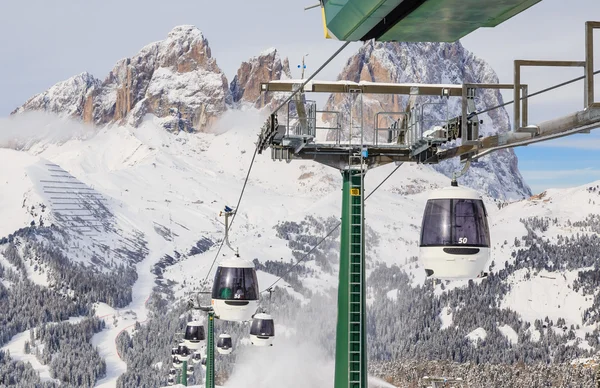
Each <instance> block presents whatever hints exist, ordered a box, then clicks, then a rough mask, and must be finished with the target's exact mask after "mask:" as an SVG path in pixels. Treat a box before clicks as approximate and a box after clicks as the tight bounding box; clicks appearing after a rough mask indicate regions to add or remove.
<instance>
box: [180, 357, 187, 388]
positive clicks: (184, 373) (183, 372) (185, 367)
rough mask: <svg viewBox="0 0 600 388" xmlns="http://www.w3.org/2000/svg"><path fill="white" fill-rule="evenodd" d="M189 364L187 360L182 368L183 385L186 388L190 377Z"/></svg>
mask: <svg viewBox="0 0 600 388" xmlns="http://www.w3.org/2000/svg"><path fill="white" fill-rule="evenodd" d="M187 364H188V362H187V360H184V361H183V364H182V368H181V384H182V385H183V386H184V387H187V381H188V377H187Z"/></svg>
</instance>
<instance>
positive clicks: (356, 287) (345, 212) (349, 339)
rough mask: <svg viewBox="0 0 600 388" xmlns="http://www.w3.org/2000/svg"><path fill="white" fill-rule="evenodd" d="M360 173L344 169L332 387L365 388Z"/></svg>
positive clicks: (365, 337) (362, 236) (362, 223)
mask: <svg viewBox="0 0 600 388" xmlns="http://www.w3.org/2000/svg"><path fill="white" fill-rule="evenodd" d="M363 174H364V172H363V171H358V170H350V169H348V170H344V171H342V177H343V181H344V186H343V190H342V193H343V194H342V195H343V198H342V231H341V238H340V240H341V242H340V273H339V286H338V287H339V288H338V316H337V331H336V348H335V383H334V387H335V388H367V333H366V319H367V316H366V298H365V295H366V294H365V291H366V279H365V264H364V258H365V255H364V245H365V244H364V233H363V227H364V213H363V208H364V204H363V195H364V193H363V192H362V187H363V185H362V182H363Z"/></svg>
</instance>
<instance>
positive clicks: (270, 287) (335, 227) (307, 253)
mask: <svg viewBox="0 0 600 388" xmlns="http://www.w3.org/2000/svg"><path fill="white" fill-rule="evenodd" d="M400 166H402V164H400V165H398V166H396V168H395V169H394V170H393V171H392V172H391V173H390V174H389V175H388V176H387V177H385V179H384V180H382V181H381V183H379V184H378V185H377V187H375V188H374V189H373V191H371V192H370V193H369V195H367V196H366V197H365V201H366V200H367V199H369V197H370V196H371V195H373V193H375V192H376V191H377V189H378V188H380V187H381V186H382V185H383V184H384V183H385V182H386V181H387V180H388V179H389V178H390V177H391V176H392V175H394V173H395V172H396V171H398V169H399V168H400ZM340 225H342V223H341V222H338V223H337V225H336V226H334V227H333V228H332V229H331V230H330V231H329V232H328V233H327V234H326V235H325V236H324V237H322V238H321V239H320V240H319V241H318V242H317V243H316V244H315V246H314V247H312V248H311V249H310V250H309V251H308V252H306V253H305V254H304V256H302V257H301V258H300V259H299V260H298V261H297V262H296V263H295V264H294V265H292V266H291V267H290V269H289V270H288V271H287V272H286V273H284V274H283V275H281V276H280V277H279V278H278V279H277V280H275V281H274V282H273V284H271V285H270V286H269V287H267V288H266V289H265V290H263V291H261V292H260V293H261V294H262V293H264V292H271V291H272V288H273V286H275V284H277V283H278V282H279V281H280V280H281V279H283V277H284V276H285V275H287V274H289V273H290V272H292V270H293V269H294V268H296V266H297V265H298V264H300V263H301V262H303V261H304V260H306V259H307V258H308V257H309V256H310V254H311V253H312V251H314V250H315V249H317V247H318V246H319V245H321V243H322V242H323V241H325V240H326V239H327V238H328V237H329V236H331V235H332V234H333V232H335V231H336V230H338V228H339V227H340Z"/></svg>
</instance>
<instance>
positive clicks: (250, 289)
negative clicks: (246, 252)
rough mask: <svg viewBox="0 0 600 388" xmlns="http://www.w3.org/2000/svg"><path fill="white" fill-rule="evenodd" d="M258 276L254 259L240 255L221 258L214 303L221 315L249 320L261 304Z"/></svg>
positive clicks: (219, 315)
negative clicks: (248, 259) (227, 258)
mask: <svg viewBox="0 0 600 388" xmlns="http://www.w3.org/2000/svg"><path fill="white" fill-rule="evenodd" d="M258 296H259V290H258V280H257V279H256V271H255V269H254V264H253V263H252V262H251V261H247V260H243V259H241V258H239V257H237V256H236V257H234V258H232V259H229V260H226V261H224V262H222V263H221V264H220V265H219V267H218V268H217V273H216V274H215V280H214V283H213V289H212V306H213V309H214V311H215V314H216V315H217V317H218V318H219V319H222V320H224V321H249V320H251V319H252V315H254V313H255V312H256V309H257V308H258Z"/></svg>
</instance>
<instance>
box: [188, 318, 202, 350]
mask: <svg viewBox="0 0 600 388" xmlns="http://www.w3.org/2000/svg"><path fill="white" fill-rule="evenodd" d="M205 339H206V336H205V333H204V325H202V323H200V322H198V321H192V322H188V324H187V326H186V328H185V335H184V336H183V343H184V344H185V346H186V347H187V348H188V349H190V350H198V349H200V348H201V347H202V341H204V340H205Z"/></svg>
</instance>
